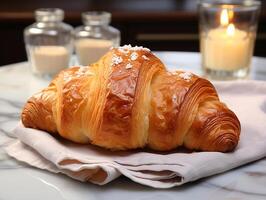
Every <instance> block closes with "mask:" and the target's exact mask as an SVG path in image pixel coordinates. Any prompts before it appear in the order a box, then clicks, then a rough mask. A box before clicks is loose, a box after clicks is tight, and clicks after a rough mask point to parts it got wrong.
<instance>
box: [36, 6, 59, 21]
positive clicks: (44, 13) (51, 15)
mask: <svg viewBox="0 0 266 200" xmlns="http://www.w3.org/2000/svg"><path fill="white" fill-rule="evenodd" d="M35 19H36V21H38V22H40V21H41V22H58V21H63V19H64V11H63V10H62V9H59V8H40V9H37V10H35Z"/></svg>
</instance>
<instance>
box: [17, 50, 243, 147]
mask: <svg viewBox="0 0 266 200" xmlns="http://www.w3.org/2000/svg"><path fill="white" fill-rule="evenodd" d="M21 119H22V123H23V124H24V126H25V127H29V128H35V129H40V130H44V131H47V132H49V133H51V134H59V135H60V136H62V137H64V138H66V139H68V140H71V141H74V142H77V143H83V144H87V143H91V144H94V145H97V146H101V147H104V148H108V149H111V150H127V149H136V148H143V147H146V146H147V147H149V148H151V149H154V150H159V151H167V150H173V149H176V148H177V147H179V146H185V147H186V148H188V149H191V150H203V151H220V152H228V151H232V150H233V149H234V148H235V147H236V146H237V144H238V141H239V135H240V122H239V120H238V118H237V116H236V115H235V114H234V113H233V112H232V111H231V110H230V109H229V108H228V107H227V106H226V105H225V104H224V103H222V102H220V100H219V97H218V95H217V92H216V90H215V88H214V86H213V85H212V84H211V83H210V82H209V81H208V80H206V79H203V78H200V77H198V76H196V75H194V74H192V73H190V72H185V71H175V72H169V71H167V70H166V68H165V66H164V64H163V63H162V62H161V61H160V59H158V58H157V57H156V56H155V55H154V54H153V53H151V51H150V50H149V49H147V48H143V47H131V46H129V45H126V46H123V47H118V48H113V49H112V50H110V51H109V52H108V53H107V54H106V55H104V56H103V57H102V58H101V59H100V60H99V61H98V62H96V63H94V64H92V65H90V66H87V67H72V68H69V69H66V70H63V71H62V72H60V73H59V74H58V75H57V77H55V78H54V80H53V81H52V82H51V83H50V85H49V86H48V87H47V88H45V89H44V90H42V91H41V92H39V93H37V94H35V95H34V96H32V97H31V98H30V99H29V100H28V102H27V103H26V104H25V106H24V109H23V111H22V114H21Z"/></svg>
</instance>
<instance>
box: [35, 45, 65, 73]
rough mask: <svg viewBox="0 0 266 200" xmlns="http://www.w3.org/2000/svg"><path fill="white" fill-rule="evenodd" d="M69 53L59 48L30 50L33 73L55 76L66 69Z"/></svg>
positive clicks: (44, 47) (50, 47)
mask: <svg viewBox="0 0 266 200" xmlns="http://www.w3.org/2000/svg"><path fill="white" fill-rule="evenodd" d="M69 58H70V55H69V52H68V50H67V48H65V47H61V46H41V47H37V48H33V49H32V50H31V61H32V67H33V71H34V72H35V73H37V74H51V75H53V74H56V73H58V72H59V71H60V70H62V69H64V68H67V67H68V63H69Z"/></svg>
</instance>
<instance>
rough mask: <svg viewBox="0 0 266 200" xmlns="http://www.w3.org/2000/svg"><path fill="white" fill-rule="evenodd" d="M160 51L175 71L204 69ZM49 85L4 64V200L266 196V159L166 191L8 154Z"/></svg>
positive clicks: (0, 133)
mask: <svg viewBox="0 0 266 200" xmlns="http://www.w3.org/2000/svg"><path fill="white" fill-rule="evenodd" d="M157 55H158V56H159V57H161V59H162V60H163V61H164V62H165V63H166V65H167V66H168V67H169V68H171V69H174V68H176V67H177V66H179V67H180V68H183V69H189V70H191V71H194V72H196V73H198V74H200V73H201V71H200V68H199V67H198V66H200V60H199V54H196V53H172V52H171V53H170V52H164V53H157ZM187 66H188V67H187ZM251 78H252V79H260V80H266V58H265V59H264V58H255V59H253V68H252V71H251ZM47 84H48V81H46V80H41V79H39V78H36V77H34V76H32V75H31V72H30V69H29V66H28V63H26V62H24V63H19V64H14V65H10V66H6V67H1V68H0V200H6V199H7V200H12V199H16V200H17V199H27V200H29V199H40V200H42V199H48V198H51V199H97V200H98V199H110V198H111V199H127V200H135V199H143V200H146V199H153V200H156V199H205V200H206V199H216V200H222V199H228V200H238V199H241V200H247V199H252V200H253V199H254V200H257V199H258V200H263V199H266V159H262V160H260V161H257V162H254V163H251V164H248V165H245V166H242V167H239V168H237V169H235V170H231V171H229V172H226V173H223V174H220V175H216V176H212V177H209V178H205V179H201V180H199V181H196V182H193V183H188V184H185V185H183V186H181V187H176V188H172V189H166V190H158V189H152V188H149V187H146V186H142V185H139V184H136V183H134V182H132V181H129V180H128V179H126V178H124V177H121V178H119V179H118V180H115V181H113V182H111V183H109V184H107V185H105V186H97V185H93V184H91V183H80V182H78V181H75V180H72V179H70V178H68V177H66V176H64V175H60V174H56V175H55V174H52V173H49V172H46V171H42V170H39V169H34V168H32V167H29V166H27V165H25V164H23V163H20V162H17V161H15V160H14V159H12V158H10V157H8V156H7V155H6V154H5V152H4V151H3V147H4V146H5V145H6V144H7V143H8V142H11V141H12V140H13V139H12V138H10V137H9V133H10V132H11V131H12V129H13V128H14V127H15V126H16V125H17V123H18V121H19V118H20V112H21V109H22V107H23V105H24V103H25V102H26V100H27V98H28V97H30V96H31V95H32V94H33V93H35V92H37V91H38V90H39V89H40V88H43V87H45V86H46V85H47ZM14 191H15V192H14Z"/></svg>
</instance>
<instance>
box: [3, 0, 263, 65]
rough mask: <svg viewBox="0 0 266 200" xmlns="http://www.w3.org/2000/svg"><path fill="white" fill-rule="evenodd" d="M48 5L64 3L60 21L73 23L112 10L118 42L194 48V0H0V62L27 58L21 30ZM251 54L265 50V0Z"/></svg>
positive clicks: (165, 48)
mask: <svg viewBox="0 0 266 200" xmlns="http://www.w3.org/2000/svg"><path fill="white" fill-rule="evenodd" d="M49 7H53V8H55V7H57V8H61V9H63V10H64V11H65V20H64V21H65V22H67V23H69V24H71V25H72V26H74V27H76V26H78V25H81V23H82V22H81V12H84V11H92V10H99V11H102V10H104V11H108V12H111V13H112V22H111V25H112V26H114V27H116V28H118V29H119V30H120V31H121V44H122V45H123V44H132V45H142V46H146V47H148V48H150V49H152V50H154V51H156V50H157V51H159V50H163V51H199V37H198V14H197V1H196V0H74V1H67V0H45V1H44V0H24V1H21V0H1V2H0V43H1V49H0V66H2V65H6V64H10V63H15V62H20V61H25V60H27V58H26V51H25V47H24V41H23V30H24V28H25V27H27V26H28V25H30V24H32V23H33V22H34V21H35V19H34V10H35V9H37V8H49ZM254 55H255V56H266V0H262V9H261V15H260V21H259V26H258V35H257V40H256V45H255V52H254Z"/></svg>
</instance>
